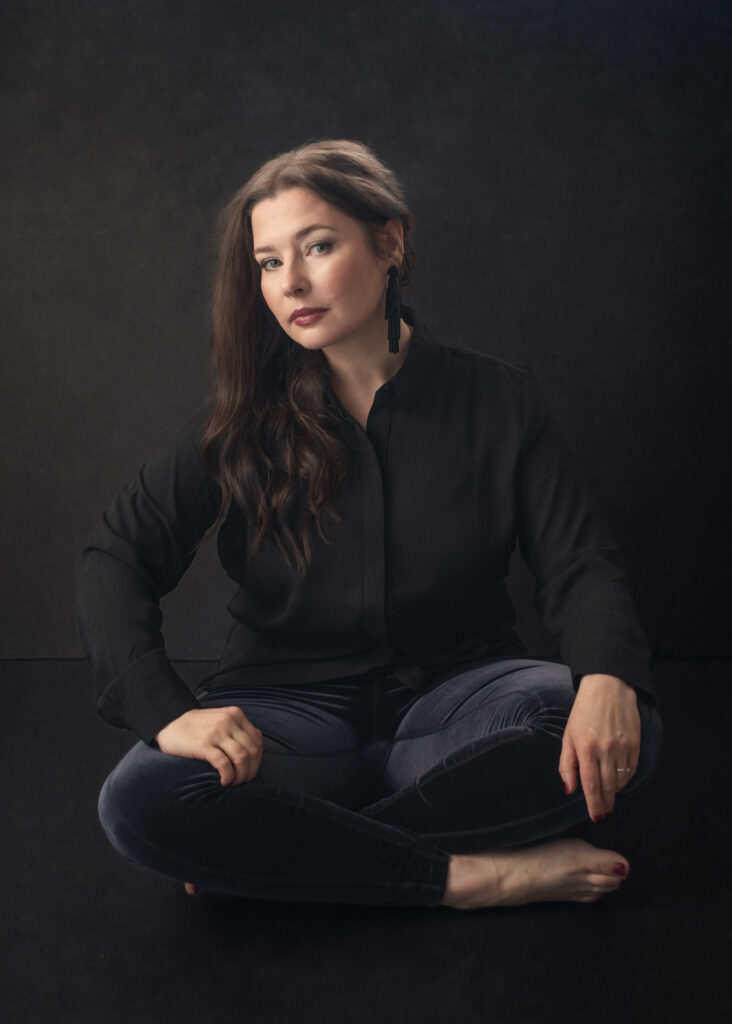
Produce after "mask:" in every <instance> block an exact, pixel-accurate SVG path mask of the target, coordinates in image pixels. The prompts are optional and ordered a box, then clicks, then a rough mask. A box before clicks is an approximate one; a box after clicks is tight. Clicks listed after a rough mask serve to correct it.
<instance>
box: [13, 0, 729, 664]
mask: <svg viewBox="0 0 732 1024" xmlns="http://www.w3.org/2000/svg"><path fill="white" fill-rule="evenodd" d="M730 11H731V7H730V5H729V3H727V2H726V0H716V2H703V0H702V2H701V3H699V2H690V0H665V2H644V0H618V2H611V0H593V2H592V3H587V2H586V0H568V2H556V0H511V2H508V0H503V2H496V0H492V2H473V0H471V2H468V0H452V2H451V3H450V4H449V5H448V4H440V3H436V2H430V3H413V4H404V3H402V4H396V3H384V2H382V0H376V2H370V3H358V2H356V3H350V4H346V3H325V2H322V0H310V2H309V3H304V2H300V3H292V2H291V0H278V2H277V3H261V2H241V0H240V2H237V3H232V2H228V0H218V2H215V3H214V2H209V3H206V2H203V0H193V2H186V0H178V2H175V3H174V2H163V0H147V2H146V3H144V4H143V3H141V2H134V0H117V2H115V3H114V4H111V3H110V4H100V3H99V0H73V2H72V0H70V2H67V3H64V4H56V3H50V2H43V0H24V2H22V3H20V2H17V0H11V2H8V0H6V2H5V3H4V5H3V13H2V21H3V32H2V38H3V43H2V48H3V52H2V60H1V61H0V75H2V138H3V142H4V145H3V149H4V156H3V158H2V166H3V171H4V174H3V178H4V187H3V191H2V219H1V223H2V243H3V244H2V273H1V274H0V289H1V290H2V299H1V301H2V309H3V311H4V327H3V331H2V336H3V346H4V348H5V351H6V356H5V357H4V369H3V376H2V396H1V398H2V416H3V427H4V429H3V437H2V442H3V470H2V472H3V484H4V487H3V490H4V500H3V510H2V522H1V523H0V536H1V537H2V540H3V573H2V600H3V608H4V611H5V615H4V617H3V625H2V635H1V636H0V656H2V657H20V658H38V657H76V656H78V655H79V653H80V648H79V645H78V640H77V637H76V629H75V623H74V612H73V594H72V570H73V565H74V562H75V559H76V557H77V554H78V551H79V549H80V547H81V545H82V543H83V541H84V538H85V536H86V534H87V533H88V531H89V529H90V527H91V525H92V523H93V521H94V520H95V518H96V517H97V516H98V515H99V513H100V512H101V510H102V508H103V507H104V505H105V504H106V503H108V502H109V501H110V500H111V499H112V498H113V496H114V494H115V493H116V491H117V490H118V489H119V487H120V486H121V485H122V484H123V483H124V482H125V480H126V479H127V478H128V477H130V476H131V475H132V474H133V472H134V471H135V469H136V467H137V465H138V464H139V463H140V462H141V461H142V460H144V459H145V458H146V457H148V456H149V455H150V454H152V453H153V452H154V451H155V450H156V449H157V448H158V447H159V446H160V444H161V443H163V442H164V441H165V440H166V439H167V438H168V437H169V436H170V434H171V433H172V432H173V431H174V430H175V429H176V427H177V426H178V424H179V423H180V422H181V421H182V420H183V419H184V418H186V417H187V416H188V415H189V413H190V412H191V411H192V410H193V409H195V408H196V407H197V406H198V404H199V403H200V401H201V400H202V398H203V397H204V394H205V391H206V388H207V386H208V371H207V368H206V367H207V323H206V315H205V305H206V297H207V289H208V282H209V278H210V266H211V256H212V243H211V238H212V226H213V223H214V220H215V217H216V215H217V213H218V211H219V209H220V208H221V206H222V205H223V204H224V203H225V202H226V201H227V200H228V198H229V197H230V195H231V194H232V193H233V191H234V190H235V189H236V188H237V187H238V185H239V184H240V183H241V182H242V181H243V180H244V179H245V178H246V177H247V176H248V175H249V174H250V173H251V172H252V171H253V170H254V169H255V168H256V167H257V166H258V165H259V164H260V163H261V162H262V161H263V160H264V159H266V158H268V157H270V156H272V155H274V154H275V153H277V152H279V151H281V150H282V149H285V148H289V147H291V146H293V145H297V144H299V143H301V142H304V141H306V140H309V139H314V138H318V137H323V136H331V137H338V136H347V137H353V138H357V139H362V140H364V141H366V142H369V143H371V144H372V145H373V146H374V147H375V149H376V151H377V152H378V153H379V154H380V155H381V156H382V157H383V158H384V159H385V160H386V161H387V162H388V163H390V164H391V165H392V166H393V167H394V168H395V170H396V171H397V172H398V174H399V175H400V176H401V177H402V179H403V181H404V183H405V185H406V188H407V191H408V195H409V198H410V200H411V204H412V206H413V209H414V211H415V213H416V215H417V223H418V230H417V235H416V247H417V253H418V262H417V269H416V275H415V281H414V286H413V288H412V290H411V301H412V302H413V303H414V304H415V305H416V306H417V307H418V309H419V311H420V313H421V315H422V317H423V318H424V319H425V320H426V321H427V323H428V324H429V325H430V326H431V327H432V329H433V331H434V333H436V334H437V335H438V336H439V337H441V338H443V339H444V340H446V341H448V342H454V343H458V344H461V345H467V346H472V347H475V348H477V349H481V350H484V351H487V352H491V353H493V354H496V355H498V356H502V357H506V358H509V359H513V360H518V361H523V362H527V363H529V364H531V365H532V366H533V367H534V368H535V370H536V371H537V373H538V375H539V378H540V380H541V381H542V383H543V385H544V388H545V390H546V392H547V394H548V396H549V398H550V401H551V404H552V406H553V407H554V409H555V412H556V413H557V415H558V417H559V419H560V420H561V422H562V423H563V425H564V427H565V429H566V432H567V434H568V435H569V438H570V441H571V443H572V445H573V447H574V448H575V450H576V451H577V453H578V455H579V456H580V459H581V461H582V463H583V465H584V467H585V470H586V473H587V476H588V478H589V482H590V485H591V487H592V489H593V491H594V493H595V495H596V497H597V499H598V501H599V503H600V504H601V506H602V507H603V509H604V510H605V513H606V516H607V519H608V520H609V522H610V525H611V528H612V530H613V532H614V533H615V535H616V536H617V537H618V539H619V540H620V541H621V542H622V543H623V544H624V546H625V548H626V551H627V557H628V563H629V570H630V575H631V579H632V584H633V588H634V592H635V595H636V598H637V601H638V605H639V608H640V611H641V615H642V618H643V621H644V622H645V624H646V627H647V629H648V631H649V633H650V634H651V637H652V639H653V641H654V643H655V645H656V647H657V650H658V652H659V653H660V654H661V655H662V656H666V657H704V656H718V657H724V656H726V655H728V652H729V641H728V632H729V631H728V625H727V623H728V618H729V608H728V606H727V601H726V589H727V574H728V568H727V565H726V561H725V560H724V556H723V551H724V550H726V533H727V510H726V507H725V505H724V503H723V494H724V490H723V484H724V477H725V473H726V460H725V457H724V456H725V451H724V448H723V445H722V441H723V438H724V434H725V425H724V418H723V415H722V414H723V410H724V407H725V406H726V401H727V394H728V386H727V382H726V381H725V380H724V373H723V369H724V367H723V365H722V364H723V358H722V353H723V350H724V349H725V348H726V344H727V340H728V337H729V326H728V317H727V313H726V309H725V305H724V300H725V299H726V296H725V294H724V292H723V285H724V283H725V273H726V271H727V270H728V265H729V260H728V256H727V255H726V252H725V243H726V239H727V235H726V230H727V229H726V226H725V219H724V215H725V206H724V202H725V199H726V200H728V196H729V177H728V172H729V161H728V159H727V155H726V154H727V153H728V150H725V141H726V140H727V141H728V139H729V112H728V107H727V106H726V102H725V101H726V98H727V95H728V93H727V91H726V88H725V87H726V85H727V84H728V79H727V77H726V76H727V75H728V72H727V70H726V69H727V63H728V54H729V41H730V32H729V28H730ZM725 172H726V173H725ZM212 548H213V545H209V547H208V549H207V551H205V552H204V554H203V555H202V556H201V557H200V558H199V560H198V562H197V563H196V565H195V566H194V568H193V569H192V570H191V572H190V574H189V576H188V577H186V580H185V581H184V582H183V584H182V585H181V587H180V588H179V590H178V591H177V592H176V594H175V596H174V597H172V598H169V599H167V600H166V610H167V611H168V613H169V615H168V621H169V627H168V637H169V648H170V651H171V653H172V654H173V655H174V656H177V657H182V658H209V657H213V656H215V654H216V653H217V648H218V643H219V641H220V639H221V636H222V630H223V628H224V624H223V616H222V608H223V602H224V601H225V599H226V597H227V594H228V593H229V590H228V584H227V582H226V581H225V580H224V579H223V578H222V576H220V575H219V574H217V573H216V572H215V570H214V558H213V551H212ZM517 588H518V591H519V592H524V591H525V590H526V581H525V580H524V579H523V577H522V576H521V574H520V573H519V575H518V577H517ZM532 629H533V626H531V623H529V631H530V632H531V630H532Z"/></svg>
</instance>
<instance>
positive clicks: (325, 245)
mask: <svg viewBox="0 0 732 1024" xmlns="http://www.w3.org/2000/svg"><path fill="white" fill-rule="evenodd" d="M308 248H309V250H310V252H313V251H314V252H315V255H316V256H320V255H321V254H322V253H324V252H328V251H329V250H330V249H332V248H333V243H332V242H313V244H312V245H310V246H308Z"/></svg>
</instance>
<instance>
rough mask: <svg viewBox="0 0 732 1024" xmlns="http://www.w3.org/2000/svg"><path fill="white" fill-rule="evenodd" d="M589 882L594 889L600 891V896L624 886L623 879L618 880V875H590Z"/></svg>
mask: <svg viewBox="0 0 732 1024" xmlns="http://www.w3.org/2000/svg"><path fill="white" fill-rule="evenodd" d="M587 881H588V882H589V884H590V885H591V886H592V888H593V889H597V890H599V893H600V895H602V894H603V893H606V892H614V891H615V889H619V888H620V886H621V885H622V884H623V880H622V878H618V876H617V875H588V876H587Z"/></svg>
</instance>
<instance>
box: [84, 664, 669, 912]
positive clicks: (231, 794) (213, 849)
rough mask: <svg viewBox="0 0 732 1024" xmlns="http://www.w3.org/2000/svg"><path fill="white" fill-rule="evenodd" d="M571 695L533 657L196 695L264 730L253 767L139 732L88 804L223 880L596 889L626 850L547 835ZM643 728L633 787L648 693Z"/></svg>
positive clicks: (381, 897) (498, 891) (279, 894)
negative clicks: (214, 763)
mask: <svg viewBox="0 0 732 1024" xmlns="http://www.w3.org/2000/svg"><path fill="white" fill-rule="evenodd" d="M235 696H236V697H237V699H234V697H235ZM573 696H574V694H573V691H572V688H571V681H570V680H569V672H568V670H567V669H566V668H565V667H564V666H557V665H552V664H549V663H545V662H536V661H529V660H521V661H512V662H503V663H494V664H493V665H489V666H483V667H481V668H480V669H474V670H471V671H470V672H467V673H463V674H461V675H458V676H456V677H454V678H453V679H451V680H448V682H446V683H444V684H442V686H440V687H438V688H437V689H436V690H434V691H432V692H431V693H428V694H423V695H419V696H417V695H414V694H410V693H409V692H408V691H403V688H398V689H396V688H394V687H393V686H391V687H390V685H389V684H388V683H387V682H384V681H383V680H382V681H380V680H379V679H378V677H377V678H376V680H374V679H373V678H371V679H369V680H363V679H362V680H355V681H351V682H348V681H335V682H334V683H332V684H328V683H326V684H321V685H320V686H314V687H304V688H303V687H288V688H280V687H277V688H266V689H265V688H258V689H251V688H249V689H247V691H241V692H240V693H239V694H238V695H234V694H233V692H221V693H218V692H216V691H213V692H212V694H211V695H210V696H209V697H208V698H207V699H206V701H205V703H214V702H215V703H218V704H222V703H223V704H224V705H226V704H231V703H238V702H239V701H241V706H242V708H243V709H244V711H245V713H246V714H247V716H248V717H249V718H250V719H251V721H252V722H253V723H254V724H255V725H256V726H257V727H258V728H259V729H261V730H262V732H263V735H264V743H265V753H264V757H263V760H262V765H261V768H260V772H259V773H258V776H257V777H256V778H255V779H253V780H252V781H251V782H249V783H244V784H242V785H241V786H237V787H228V788H223V787H221V785H220V783H219V780H218V775H217V773H216V772H215V771H214V770H213V769H212V768H211V767H210V765H208V764H207V763H206V762H201V761H193V760H190V759H187V758H177V757H171V756H169V755H165V754H162V753H161V752H159V751H156V750H152V749H150V748H148V747H146V746H145V745H144V744H141V743H140V744H137V745H136V746H135V747H134V748H133V749H132V750H131V751H130V753H129V754H128V755H127V756H126V757H125V758H124V759H123V760H122V762H120V764H119V765H118V766H117V768H116V769H115V770H114V771H113V772H112V774H111V775H110V777H109V779H108V780H107V782H106V783H105V785H104V788H103V790H102V793H101V796H100V817H101V820H102V824H103V826H104V828H105V830H106V832H107V834H108V836H109V838H110V840H111V841H112V843H113V844H114V845H115V846H116V847H117V849H118V850H120V852H121V853H123V855H125V856H126V857H128V858H129V859H131V860H133V861H135V862H136V863H138V864H141V865H142V866H144V867H147V868H150V869H152V870H155V871H158V872H160V873H161V874H164V875H168V876H169V877H173V878H178V879H180V880H181V881H187V882H191V883H195V884H196V885H199V886H201V887H203V888H205V889H207V890H209V891H216V892H221V893H229V894H233V895H240V896H247V897H255V898H264V899H284V900H307V901H313V902H346V903H370V904H423V905H437V904H440V903H448V904H449V905H452V906H457V907H468V906H482V905H487V904H489V903H500V902H512V903H516V902H527V901H529V900H533V899H590V898H597V896H599V895H601V894H602V893H603V892H606V891H611V889H612V888H614V887H616V886H617V885H618V884H620V881H621V877H622V876H621V875H619V874H618V873H617V872H618V870H620V869H623V870H625V872H626V873H627V870H628V864H627V861H625V860H624V858H622V857H621V856H620V855H618V854H615V853H614V852H612V851H597V850H595V849H594V848H593V847H591V846H589V844H586V843H582V842H581V841H579V840H561V841H560V842H547V840H548V839H550V838H552V837H556V836H557V835H560V834H561V833H562V832H563V831H564V830H566V829H567V828H568V827H569V826H571V825H573V824H574V823H575V822H577V821H580V820H582V819H583V817H584V814H585V810H584V806H583V801H582V798H581V795H580V796H575V797H569V798H568V797H566V796H565V795H564V790H563V787H562V784H561V781H560V779H559V776H558V774H557V770H556V769H557V763H558V758H559V749H560V746H561V736H562V731H563V727H564V723H565V722H566V717H567V714H568V713H569V708H570V707H571V703H572V699H573ZM372 713H373V714H372ZM369 716H372V717H371V720H369ZM643 726H644V737H643V744H642V757H641V766H640V767H639V771H638V774H637V776H636V779H635V780H634V783H633V784H632V785H631V786H629V787H628V790H627V792H628V793H630V792H632V790H633V789H634V788H637V786H638V785H640V784H642V782H643V781H644V780H645V778H646V777H647V776H648V774H650V771H651V770H652V768H653V765H654V762H655V759H656V757H657V751H658V745H659V737H660V727H659V725H658V720H657V716H655V713H653V712H650V711H649V710H648V709H646V710H645V713H644V721H643ZM537 844H542V845H537ZM519 848H520V849H519ZM487 851H491V852H487ZM506 851H508V852H506ZM451 854H452V856H451Z"/></svg>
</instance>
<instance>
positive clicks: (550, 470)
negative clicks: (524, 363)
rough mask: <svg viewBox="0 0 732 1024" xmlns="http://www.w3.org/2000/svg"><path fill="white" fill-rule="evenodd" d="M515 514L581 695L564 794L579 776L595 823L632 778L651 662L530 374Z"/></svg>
mask: <svg viewBox="0 0 732 1024" xmlns="http://www.w3.org/2000/svg"><path fill="white" fill-rule="evenodd" d="M518 505H519V527H518V534H519V543H520V546H521V551H522V554H523V557H524V559H525V560H526V563H527V565H528V567H529V568H530V569H531V571H532V572H533V574H534V576H535V577H536V581H537V583H536V593H535V599H534V600H535V604H536V606H537V607H538V609H539V610H540V611H541V613H542V616H543V619H544V622H545V624H546V626H547V628H548V630H549V631H550V632H551V633H552V634H553V635H555V636H557V637H558V639H559V642H560V649H561V654H562V659H563V660H564V661H565V662H566V664H568V665H569V666H570V669H571V671H572V676H573V679H574V682H575V686H576V688H577V697H576V699H575V704H574V706H573V709H572V712H571V714H570V718H569V721H568V722H567V727H566V729H565V735H564V742H563V747H562V755H561V759H560V764H559V771H560V774H561V776H562V778H563V780H564V783H565V788H566V789H567V792H568V793H572V792H574V791H575V789H576V787H577V782H578V776H579V782H580V783H581V785H582V789H583V792H584V795H585V799H586V801H587V807H588V813H589V814H590V816H591V817H592V818H593V819H594V820H597V819H598V818H599V817H601V816H602V815H604V814H609V813H610V811H611V810H612V808H613V805H614V797H615V793H616V792H617V791H618V790H619V789H621V788H622V787H623V786H624V785H626V784H627V782H629V781H630V779H631V778H632V777H633V774H634V772H635V770H636V767H637V763H638V753H639V750H640V716H639V714H638V706H637V700H638V697H640V699H643V700H646V701H648V702H649V703H655V685H654V680H653V669H652V655H651V651H650V648H649V645H648V641H647V639H646V637H645V635H644V633H643V630H642V629H641V627H640V624H639V622H638V617H637V614H636V611H635V608H634V605H633V601H632V598H631V596H630V592H629V589H628V586H627V582H626V578H625V572H624V567H623V558H622V551H621V549H620V548H619V547H618V546H617V545H616V544H614V543H613V541H612V540H611V539H610V537H609V535H608V533H607V530H606V527H605V524H604V522H603V521H602V519H601V517H600V516H599V514H598V513H597V511H596V509H595V508H594V506H593V504H592V502H591V500H590V498H589V496H588V493H587V488H586V486H585V483H584V478H583V476H582V473H581V470H580V469H579V466H578V464H577V462H576V460H575V458H574V456H573V455H572V453H571V451H570V449H569V446H568V445H567V442H566V440H565V438H564V436H563V434H562V432H561V430H560V429H559V427H558V426H557V424H556V423H555V421H554V420H553V418H552V417H551V415H550V414H549V413H548V411H547V409H546V407H545V405H544V403H543V400H542V398H541V395H540V393H539V391H538V388H537V386H536V384H535V382H534V380H533V377H532V376H531V375H530V374H529V375H527V379H526V387H525V398H524V444H523V452H522V459H521V466H520V472H519V483H518ZM616 769H623V770H622V771H616ZM624 769H629V770H628V771H626V770H624Z"/></svg>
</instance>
